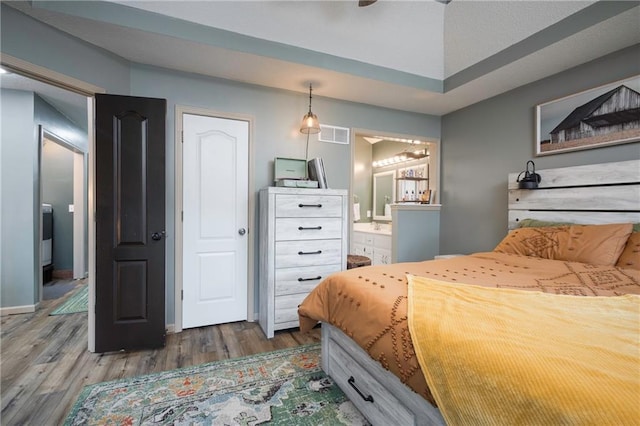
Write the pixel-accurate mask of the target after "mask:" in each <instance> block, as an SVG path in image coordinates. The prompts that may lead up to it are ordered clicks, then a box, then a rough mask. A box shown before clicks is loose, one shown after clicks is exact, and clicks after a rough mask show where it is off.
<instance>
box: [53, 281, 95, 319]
mask: <svg viewBox="0 0 640 426" xmlns="http://www.w3.org/2000/svg"><path fill="white" fill-rule="evenodd" d="M88 310H89V286H88V285H83V286H82V288H81V289H80V290H78V292H77V293H76V294H74V295H72V296H71V297H70V298H69V299H67V300H66V301H65V302H64V303H63V304H62V305H60V306H58V307H57V308H56V309H55V310H54V311H53V312H51V313H50V314H49V315H64V314H77V313H79V312H87V311H88Z"/></svg>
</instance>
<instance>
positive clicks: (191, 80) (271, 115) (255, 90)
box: [131, 65, 440, 323]
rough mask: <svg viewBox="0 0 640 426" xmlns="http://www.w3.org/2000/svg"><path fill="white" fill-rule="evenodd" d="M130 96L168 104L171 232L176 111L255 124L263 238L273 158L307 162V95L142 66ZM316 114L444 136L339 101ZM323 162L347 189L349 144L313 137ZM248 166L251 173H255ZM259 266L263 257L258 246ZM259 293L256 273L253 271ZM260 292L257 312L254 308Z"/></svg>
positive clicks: (135, 69) (419, 120) (432, 124)
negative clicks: (202, 111)
mask: <svg viewBox="0 0 640 426" xmlns="http://www.w3.org/2000/svg"><path fill="white" fill-rule="evenodd" d="M131 94H132V95H134V96H147V97H159V98H165V99H167V152H166V153H167V157H166V161H167V176H166V187H167V198H166V199H167V209H166V217H167V231H172V230H173V229H175V218H174V212H173V205H174V203H175V193H174V184H175V178H174V176H175V167H174V166H175V165H174V161H175V150H174V131H175V106H176V105H186V106H195V107H202V108H208V109H211V110H214V111H218V112H222V113H237V114H243V115H248V116H251V117H252V118H253V120H254V121H253V122H254V128H253V149H254V164H253V171H254V181H253V185H254V189H255V192H254V195H256V210H255V215H256V221H255V223H254V224H253V230H254V232H255V233H254V235H257V231H258V206H257V192H258V191H259V190H260V188H263V187H265V186H269V185H272V184H273V159H274V158H275V157H290V158H304V156H305V145H306V138H305V136H304V135H302V134H300V132H299V127H300V120H301V119H302V116H303V115H304V114H305V112H306V110H307V109H308V105H309V104H308V97H306V95H303V94H299V93H293V92H288V91H283V90H276V89H270V88H266V87H262V86H255V85H249V84H244V83H236V82H232V81H229V80H222V79H215V78H208V77H202V76H197V75H193V74H186V73H181V72H177V71H171V70H166V69H160V68H156V67H149V66H143V65H132V67H131ZM313 112H314V113H316V114H317V115H318V117H319V119H320V122H321V123H325V124H332V125H336V126H342V127H349V128H353V127H355V128H366V129H370V130H374V131H376V130H377V131H380V132H385V133H401V134H415V135H421V136H424V137H429V138H433V139H439V137H440V119H439V118H438V117H434V116H428V115H424V114H413V113H406V112H401V111H396V110H390V109H384V108H378V107H372V106H369V105H364V104H357V103H352V102H344V101H337V100H333V99H329V98H322V97H320V96H314V98H313ZM314 157H321V158H323V161H324V166H325V170H326V174H327V180H328V184H329V187H330V188H334V189H348V188H349V184H350V180H351V178H350V171H351V148H350V146H349V145H341V144H334V143H324V142H319V141H318V140H317V135H312V136H311V139H310V143H309V158H314ZM250 167H251V166H250ZM173 234H174V232H169V234H168V237H167V240H166V241H167V292H166V293H167V294H166V297H167V322H168V323H173V321H174V309H173V308H174V297H173V296H174V284H175V283H174V272H175V268H174V254H175V240H174V239H173ZM255 253H256V262H257V260H258V258H259V256H260V253H259V252H258V244H257V241H256V244H255ZM255 271H256V275H255V277H254V279H255V282H256V291H257V283H258V279H259V277H258V275H257V274H258V267H257V264H256V267H255ZM257 297H258V294H257V292H256V306H257Z"/></svg>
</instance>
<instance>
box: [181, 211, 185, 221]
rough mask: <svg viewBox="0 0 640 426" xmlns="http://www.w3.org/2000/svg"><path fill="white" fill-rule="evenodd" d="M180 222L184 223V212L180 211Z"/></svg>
mask: <svg viewBox="0 0 640 426" xmlns="http://www.w3.org/2000/svg"><path fill="white" fill-rule="evenodd" d="M180 221H181V222H184V210H181V211H180Z"/></svg>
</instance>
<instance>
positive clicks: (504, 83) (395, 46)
mask: <svg viewBox="0 0 640 426" xmlns="http://www.w3.org/2000/svg"><path fill="white" fill-rule="evenodd" d="M82 3H85V2H73V3H72V4H73V5H74V6H73V7H69V6H65V3H60V2H37V1H34V2H18V3H11V5H12V6H13V7H16V8H17V9H20V10H22V11H23V12H25V13H27V14H29V15H31V16H33V17H34V18H36V19H39V20H42V21H43V22H46V23H48V24H49V25H52V26H54V27H57V28H59V29H60V30H62V31H65V32H68V33H69V34H72V35H74V36H76V37H79V38H81V39H84V40H86V41H88V42H89V43H92V44H94V45H96V46H99V47H101V48H104V49H106V50H109V51H111V52H113V53H115V54H117V55H119V56H121V57H123V58H125V59H127V60H130V61H132V62H137V63H143V64H148V65H154V66H159V67H166V68H170V69H176V70H181V71H187V72H193V73H198V74H203V75H208V76H214V77H219V78H226V79H232V80H237V81H242V82H247V83H252V84H258V85H263V86H268V87H274V88H280V89H285V90H291V91H296V92H301V93H303V92H305V91H307V90H308V83H309V82H313V83H314V95H316V96H325V97H330V98H336V99H343V100H347V101H353V102H361V103H366V104H371V105H378V106H382V107H387V108H393V109H399V110H404V111H412V112H419V113H427V114H434V115H444V114H447V113H449V112H452V111H455V110H457V109H460V108H463V107H465V106H467V105H470V104H473V103H475V102H478V101H481V100H483V99H487V98H489V97H492V96H495V95H497V94H500V93H503V92H506V91H508V90H510V89H513V88H516V87H519V86H521V85H524V84H527V83H530V82H533V81H536V80H539V79H541V78H544V77H547V76H549V75H552V74H555V73H558V72H560V71H563V70H566V69H568V68H571V67H574V66H576V65H579V64H582V63H585V62H587V61H590V60H593V59H596V58H598V57H601V56H603V55H606V54H607V53H611V52H614V51H616V50H619V49H622V48H625V47H628V46H631V45H633V44H636V43H640V25H638V23H639V22H640V3H639V2H633V4H635V7H633V8H629V7H632V6H633V4H631V6H627V10H626V11H614V12H610V11H607V10H605V9H607V8H605V7H600V6H602V3H606V2H597V1H576V0H568V1H558V0H556V1H539V0H537V1H525V0H511V1H483V0H453V1H452V2H451V3H449V4H448V5H444V4H442V3H439V2H436V1H434V0H417V1H394V0H379V1H378V2H377V3H375V4H373V5H371V6H368V7H365V8H359V7H357V0H348V1H344V0H343V1H328V0H321V1H197V2H192V1H119V2H109V3H111V4H109V5H108V6H110V7H111V9H109V10H108V11H109V12H110V13H104V11H103V12H102V13H98V12H92V10H91V7H90V6H87V5H86V4H85V6H86V7H81V6H82ZM89 3H91V2H89ZM114 3H117V4H114ZM627 4H630V3H629V2H627ZM130 8H133V9H130ZM609 9H610V8H609ZM114 11H115V12H114ZM141 11H143V15H138V14H136V13H141ZM128 15H131V16H132V17H129V16H128ZM176 19H179V21H178V20H176ZM585 22H586V24H585ZM176 28H177V30H176ZM212 28H216V29H220V30H224V31H223V32H222V33H220V32H216V33H213V32H207V31H206V30H207V29H209V30H211V29H212ZM194 34H195V35H194ZM244 36H248V37H251V38H255V39H259V40H255V39H254V40H253V41H254V43H253V45H254V46H257V47H255V48H252V47H249V48H247V47H246V46H248V45H247V44H244V43H245V42H246V40H247V37H244ZM249 40H251V39H249ZM261 40H262V41H261ZM290 48H294V49H290ZM287 49H289V50H287ZM274 52H275V53H274ZM327 64H328V65H327ZM336 64H337V66H336ZM255 70H259V72H256V71H255ZM0 84H2V85H3V87H5V85H4V84H5V83H4V78H3V80H2V82H0ZM434 84H435V86H434ZM438 84H439V85H440V89H438V88H437V86H438ZM443 86H444V90H442V87H443ZM434 87H435V88H434Z"/></svg>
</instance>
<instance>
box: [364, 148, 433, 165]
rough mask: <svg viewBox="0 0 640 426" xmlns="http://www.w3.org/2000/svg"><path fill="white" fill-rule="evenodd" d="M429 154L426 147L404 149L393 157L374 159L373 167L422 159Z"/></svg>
mask: <svg viewBox="0 0 640 426" xmlns="http://www.w3.org/2000/svg"><path fill="white" fill-rule="evenodd" d="M428 156H429V152H428V151H427V150H426V149H423V150H417V151H403V152H400V153H398V154H396V155H394V156H393V157H389V158H385V159H382V160H377V161H374V162H373V163H371V165H372V166H373V167H385V166H391V165H393V164H398V163H404V162H408V161H414V160H420V159H422V158H425V157H428Z"/></svg>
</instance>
